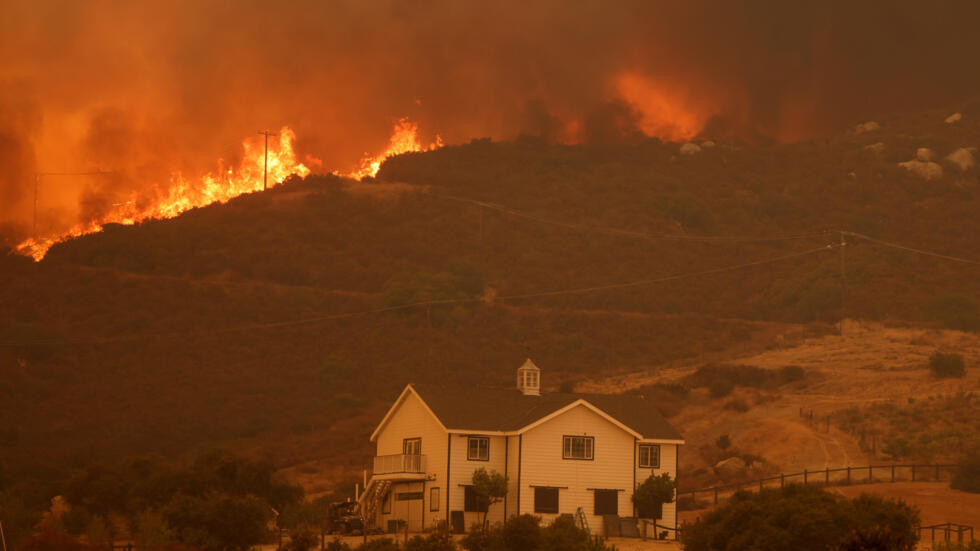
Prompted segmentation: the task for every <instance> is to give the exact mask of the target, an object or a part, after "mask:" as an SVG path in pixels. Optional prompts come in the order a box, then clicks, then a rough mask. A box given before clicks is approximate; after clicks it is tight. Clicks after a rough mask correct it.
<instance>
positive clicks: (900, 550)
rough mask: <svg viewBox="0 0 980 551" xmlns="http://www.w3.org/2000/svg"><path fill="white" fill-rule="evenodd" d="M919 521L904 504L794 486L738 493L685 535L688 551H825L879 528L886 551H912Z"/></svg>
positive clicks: (865, 496) (695, 524)
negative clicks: (846, 497)
mask: <svg viewBox="0 0 980 551" xmlns="http://www.w3.org/2000/svg"><path fill="white" fill-rule="evenodd" d="M918 522H919V514H918V511H917V510H916V509H913V508H911V507H909V506H908V505H906V504H905V503H904V502H901V501H891V500H884V499H881V498H879V497H873V496H867V495H863V496H861V497H859V498H857V499H854V500H847V499H838V498H837V497H836V496H834V495H833V494H831V493H829V492H826V491H824V490H822V489H820V488H816V487H814V486H801V485H791V486H787V487H786V488H783V489H765V490H763V491H761V492H737V493H736V494H735V495H734V496H732V498H731V499H730V500H729V501H728V503H726V504H725V505H723V506H721V507H719V508H717V509H715V510H714V511H711V512H709V513H706V514H705V515H704V516H702V517H701V518H700V519H698V520H696V521H695V522H694V523H693V524H690V525H688V527H687V528H686V529H685V530H684V532H683V534H682V537H683V543H684V548H685V549H687V550H688V551H710V550H715V549H725V550H726V551H741V550H745V551H748V550H753V551H782V550H784V549H793V550H794V551H825V550H827V549H836V548H838V547H839V546H841V545H843V544H844V543H846V542H850V541H852V538H853V537H855V536H853V534H855V533H857V534H866V532H867V531H870V530H874V529H875V528H876V527H878V528H880V529H881V531H882V532H883V533H882V534H875V535H874V537H875V539H876V540H880V541H886V542H887V543H888V547H886V549H889V550H892V551H912V550H913V549H915V545H916V543H917V541H918V536H917V534H916V529H915V527H916V525H917V524H918ZM869 537H870V536H869Z"/></svg>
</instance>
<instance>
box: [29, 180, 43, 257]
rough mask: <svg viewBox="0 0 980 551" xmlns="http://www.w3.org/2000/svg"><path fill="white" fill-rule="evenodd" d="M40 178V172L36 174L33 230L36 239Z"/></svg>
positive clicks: (35, 239)
mask: <svg viewBox="0 0 980 551" xmlns="http://www.w3.org/2000/svg"><path fill="white" fill-rule="evenodd" d="M40 178H41V175H40V174H37V173H35V174H34V227H33V229H32V230H31V236H32V237H33V238H34V241H37V183H38V180H39V179H40Z"/></svg>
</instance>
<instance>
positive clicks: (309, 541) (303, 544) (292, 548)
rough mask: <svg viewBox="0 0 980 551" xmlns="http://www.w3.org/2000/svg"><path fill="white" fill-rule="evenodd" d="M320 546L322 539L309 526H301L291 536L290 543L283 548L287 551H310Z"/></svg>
mask: <svg viewBox="0 0 980 551" xmlns="http://www.w3.org/2000/svg"><path fill="white" fill-rule="evenodd" d="M319 546H320V537H319V536H318V535H317V534H316V533H315V532H314V531H313V530H311V529H310V528H309V527H308V526H300V527H299V528H297V529H295V530H293V531H292V532H291V533H290V534H289V543H287V544H286V545H284V546H283V549H284V550H285V551H310V550H311V549H313V548H314V547H319Z"/></svg>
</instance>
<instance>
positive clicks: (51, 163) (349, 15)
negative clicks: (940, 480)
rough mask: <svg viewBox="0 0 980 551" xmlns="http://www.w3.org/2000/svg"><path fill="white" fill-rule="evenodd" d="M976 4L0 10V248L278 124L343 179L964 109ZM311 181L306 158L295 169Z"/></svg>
mask: <svg viewBox="0 0 980 551" xmlns="http://www.w3.org/2000/svg"><path fill="white" fill-rule="evenodd" d="M978 15H980V3H976V2H937V3H923V2H910V1H902V0H899V1H881V2H844V1H827V2H784V1H775V0H770V1H754V2H752V1H749V2H699V1H685V2H669V3H668V2H656V1H654V2H651V1H647V0H643V1H640V0H636V1H632V0H623V1H598V0H595V1H589V0H583V1H580V2H567V1H561V0H539V1H509V0H502V1H495V2H477V1H469V0H441V1H440V0H422V1H417V2H406V1H380V0H378V1H375V0H334V1H322V0H318V1H311V0H306V1H304V0H291V1H289V2H268V1H252V0H236V1H207V0H143V1H139V2H127V1H121V0H117V1H110V0H92V1H88V2H77V1H69V0H64V1H54V0H31V1H18V0H12V1H8V2H4V3H3V4H2V5H0V48H2V52H0V53H2V56H3V57H2V59H3V62H2V65H0V235H2V236H5V237H6V238H7V239H8V240H14V239H16V238H19V237H24V236H25V235H27V234H28V233H29V231H30V220H31V203H32V200H33V174H34V173H35V172H38V171H74V170H93V169H94V170H106V171H112V172H113V174H112V175H110V176H104V177H60V178H48V179H45V180H44V181H43V182H42V186H41V187H42V189H41V197H42V199H43V205H44V210H43V214H44V216H45V217H46V218H45V221H44V223H45V224H48V225H56V224H69V223H74V222H77V221H78V220H79V219H81V218H85V217H86V216H92V215H93V213H96V212H98V211H99V210H100V209H104V208H105V206H106V205H109V204H112V203H114V202H118V201H120V200H124V199H125V198H126V197H130V196H131V195H132V194H133V193H134V192H137V193H138V192H139V191H140V189H142V188H143V187H144V186H149V185H153V184H159V183H161V182H167V181H169V179H170V177H171V175H172V174H173V173H175V172H180V173H182V174H197V173H203V172H206V171H211V170H214V169H215V167H216V166H217V163H218V161H219V160H222V161H223V162H224V163H227V164H233V163H234V162H235V161H236V158H237V156H239V155H241V143H242V140H243V139H245V138H248V137H251V136H254V135H255V133H256V131H258V130H261V129H265V128H272V129H278V128H280V127H282V126H287V125H288V126H290V127H291V128H292V129H293V130H294V131H295V132H296V135H297V140H298V141H297V143H296V150H297V153H298V156H299V159H300V160H301V161H304V162H307V160H313V159H318V160H321V161H322V164H316V163H315V162H314V163H313V164H312V166H311V168H312V169H313V170H314V171H315V172H316V171H318V170H320V171H329V170H339V171H348V170H351V169H354V168H356V167H357V165H358V162H359V160H360V159H361V158H362V156H363V155H364V154H365V153H371V154H376V153H377V152H379V151H382V150H383V149H384V147H385V145H386V144H387V140H388V137H389V134H390V132H391V129H392V126H393V125H394V124H395V123H396V122H397V121H399V120H400V119H402V118H403V117H408V118H409V119H411V120H412V121H414V122H417V123H418V125H419V129H420V131H421V133H422V136H420V138H421V139H422V140H423V141H425V142H426V143H428V142H430V141H434V138H435V136H436V135H437V134H438V135H439V136H440V137H441V138H442V140H443V141H444V142H445V143H447V144H453V143H462V142H467V141H469V140H470V139H472V138H477V137H486V136H489V137H492V138H494V139H511V138H513V137H515V136H517V135H519V134H522V133H525V134H533V135H538V136H542V137H543V138H545V139H548V140H552V141H556V142H563V143H581V142H616V141H623V140H626V141H629V140H633V139H639V138H642V137H643V136H655V137H659V138H662V139H670V140H686V139H690V138H692V137H693V136H695V135H698V134H702V133H705V135H712V136H731V137H739V138H743V139H750V140H751V139H759V138H763V139H775V140H783V141H785V140H793V139H800V138H807V137H812V136H818V135H822V134H826V133H829V132H832V131H836V130H838V129H840V128H842V127H843V126H845V125H849V124H852V123H853V122H855V121H856V120H858V119H863V118H870V117H873V116H874V115H876V114H879V113H881V112H883V111H887V110H897V109H905V108H911V107H916V108H918V107H926V106H933V105H940V104H943V103H945V102H950V101H956V100H960V99H962V98H964V97H967V96H969V95H972V94H975V93H976V91H977V89H978V88H977V86H978V84H980V72H978V71H977V70H976V68H975V65H976V61H977V52H980V33H976V32H975V29H974V26H975V22H976V21H977V20H978ZM308 164H309V163H308Z"/></svg>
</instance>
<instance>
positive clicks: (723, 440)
mask: <svg viewBox="0 0 980 551" xmlns="http://www.w3.org/2000/svg"><path fill="white" fill-rule="evenodd" d="M731 445H732V439H731V437H730V436H728V435H727V434H722V435H721V436H719V437H718V439H717V440H715V446H717V447H718V449H719V450H727V449H728V447H729V446H731Z"/></svg>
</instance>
